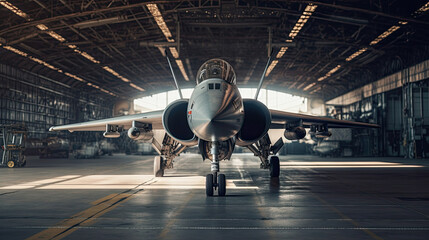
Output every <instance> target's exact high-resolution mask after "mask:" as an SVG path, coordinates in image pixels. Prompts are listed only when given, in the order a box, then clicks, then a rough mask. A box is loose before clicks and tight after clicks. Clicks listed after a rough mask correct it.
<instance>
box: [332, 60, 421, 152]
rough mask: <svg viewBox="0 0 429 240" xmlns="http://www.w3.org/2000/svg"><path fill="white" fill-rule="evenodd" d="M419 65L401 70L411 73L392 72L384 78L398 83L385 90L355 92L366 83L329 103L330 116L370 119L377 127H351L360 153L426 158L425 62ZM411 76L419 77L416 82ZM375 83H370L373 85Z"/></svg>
mask: <svg viewBox="0 0 429 240" xmlns="http://www.w3.org/2000/svg"><path fill="white" fill-rule="evenodd" d="M418 66H420V68H418V69H416V68H415V66H414V67H413V68H414V69H416V70H418V71H419V72H417V71H410V69H411V70H412V69H413V68H410V69H407V70H404V71H405V72H408V73H412V74H408V73H407V74H403V72H404V71H402V72H400V73H399V74H398V75H395V74H394V75H392V76H389V77H388V78H384V79H382V81H384V82H385V81H387V80H386V79H391V81H394V82H395V83H391V84H393V85H395V84H396V83H400V84H398V85H397V87H395V88H388V89H386V90H387V91H379V88H375V87H374V89H373V91H372V92H373V94H369V95H368V97H365V95H364V94H356V93H357V92H359V91H362V90H363V89H366V88H368V86H366V88H365V87H363V88H362V89H358V90H355V91H352V92H350V93H348V94H345V95H343V96H340V97H338V98H336V99H334V100H331V101H328V102H327V104H328V105H329V103H331V104H341V103H343V105H331V110H330V113H331V115H332V116H334V117H336V118H339V119H345V120H356V121H363V122H373V123H377V124H379V125H380V126H381V129H379V130H373V129H358V130H356V129H353V130H352V134H353V141H354V142H355V145H356V146H360V148H361V151H359V155H361V156H371V155H379V156H405V157H408V158H427V157H429V79H428V77H429V76H427V75H426V73H428V72H429V61H426V62H424V64H420V65H418ZM415 76H420V79H419V81H416V80H415ZM375 85H377V84H373V86H375Z"/></svg>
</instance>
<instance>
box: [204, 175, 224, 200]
mask: <svg viewBox="0 0 429 240" xmlns="http://www.w3.org/2000/svg"><path fill="white" fill-rule="evenodd" d="M216 175H217V174H216V173H215V174H212V173H210V174H207V176H206V195H207V196H210V197H211V196H213V193H214V190H216V189H217V194H218V195H219V196H221V197H222V196H225V194H226V177H225V174H219V175H217V176H216Z"/></svg>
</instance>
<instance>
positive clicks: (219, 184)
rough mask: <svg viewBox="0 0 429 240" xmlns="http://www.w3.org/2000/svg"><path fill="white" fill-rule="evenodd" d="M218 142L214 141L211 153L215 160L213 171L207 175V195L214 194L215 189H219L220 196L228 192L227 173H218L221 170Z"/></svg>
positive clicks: (212, 166)
mask: <svg viewBox="0 0 429 240" xmlns="http://www.w3.org/2000/svg"><path fill="white" fill-rule="evenodd" d="M218 144H219V143H217V142H213V144H212V149H211V154H212V155H213V160H212V164H211V170H212V173H210V174H207V176H206V195H207V196H213V192H214V190H216V189H217V193H218V195H219V196H225V194H226V178H225V174H218V172H219V156H218Z"/></svg>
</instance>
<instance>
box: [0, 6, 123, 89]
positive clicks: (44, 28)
mask: <svg viewBox="0 0 429 240" xmlns="http://www.w3.org/2000/svg"><path fill="white" fill-rule="evenodd" d="M0 5H2V6H4V7H6V8H7V9H9V10H11V11H12V12H14V13H15V14H16V15H18V16H20V17H23V18H25V19H26V20H27V21H31V20H32V19H31V18H30V17H29V16H28V14H26V13H25V12H23V11H22V10H20V9H19V8H17V7H16V6H14V5H13V4H11V3H9V2H7V1H0ZM36 27H37V28H38V29H40V30H41V31H44V32H46V33H47V34H49V35H50V36H51V37H52V38H54V39H56V40H58V41H59V42H62V43H64V42H66V41H67V40H66V39H65V38H64V37H63V36H61V35H60V34H58V33H56V32H54V31H52V30H49V27H48V26H46V25H45V24H38V25H36ZM6 47H9V48H10V51H16V52H15V53H17V54H19V55H21V56H23V55H22V54H21V53H20V50H17V49H15V48H12V47H10V46H6ZM67 47H69V48H71V49H74V51H75V52H76V53H79V54H80V55H81V56H82V57H84V58H86V59H88V60H89V61H91V62H93V63H96V64H99V63H100V61H98V60H97V59H95V58H94V57H93V56H91V55H90V54H89V53H87V52H84V51H81V50H78V49H77V46H76V45H73V44H68V45H67ZM6 49H8V48H6ZM8 50H9V49H8ZM24 57H26V56H24ZM30 59H31V60H33V61H36V62H38V63H40V64H43V65H45V66H47V67H49V68H51V69H54V68H55V67H53V66H52V65H50V64H48V63H46V62H43V61H42V60H40V59H38V58H34V57H31V58H30ZM40 61H41V62H40ZM50 66H52V67H53V68H52V67H50ZM103 69H105V70H106V68H104V67H103ZM109 69H110V70H111V71H108V70H106V71H108V72H110V73H112V74H113V75H115V76H116V77H118V78H119V79H121V80H122V81H124V82H130V80H129V79H127V78H125V77H123V76H121V75H120V74H119V73H117V72H116V71H114V70H113V69H111V68H109ZM54 70H57V71H58V72H62V70H60V69H58V68H55V69H54Z"/></svg>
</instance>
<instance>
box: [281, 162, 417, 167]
mask: <svg viewBox="0 0 429 240" xmlns="http://www.w3.org/2000/svg"><path fill="white" fill-rule="evenodd" d="M280 166H282V167H288V168H417V167H423V166H422V165H411V164H410V165H409V164H403V163H395V162H377V161H372V162H370V161H368V162H366V161H364V162H336V161H332V162H317V161H315V162H300V161H290V162H281V163H280Z"/></svg>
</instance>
